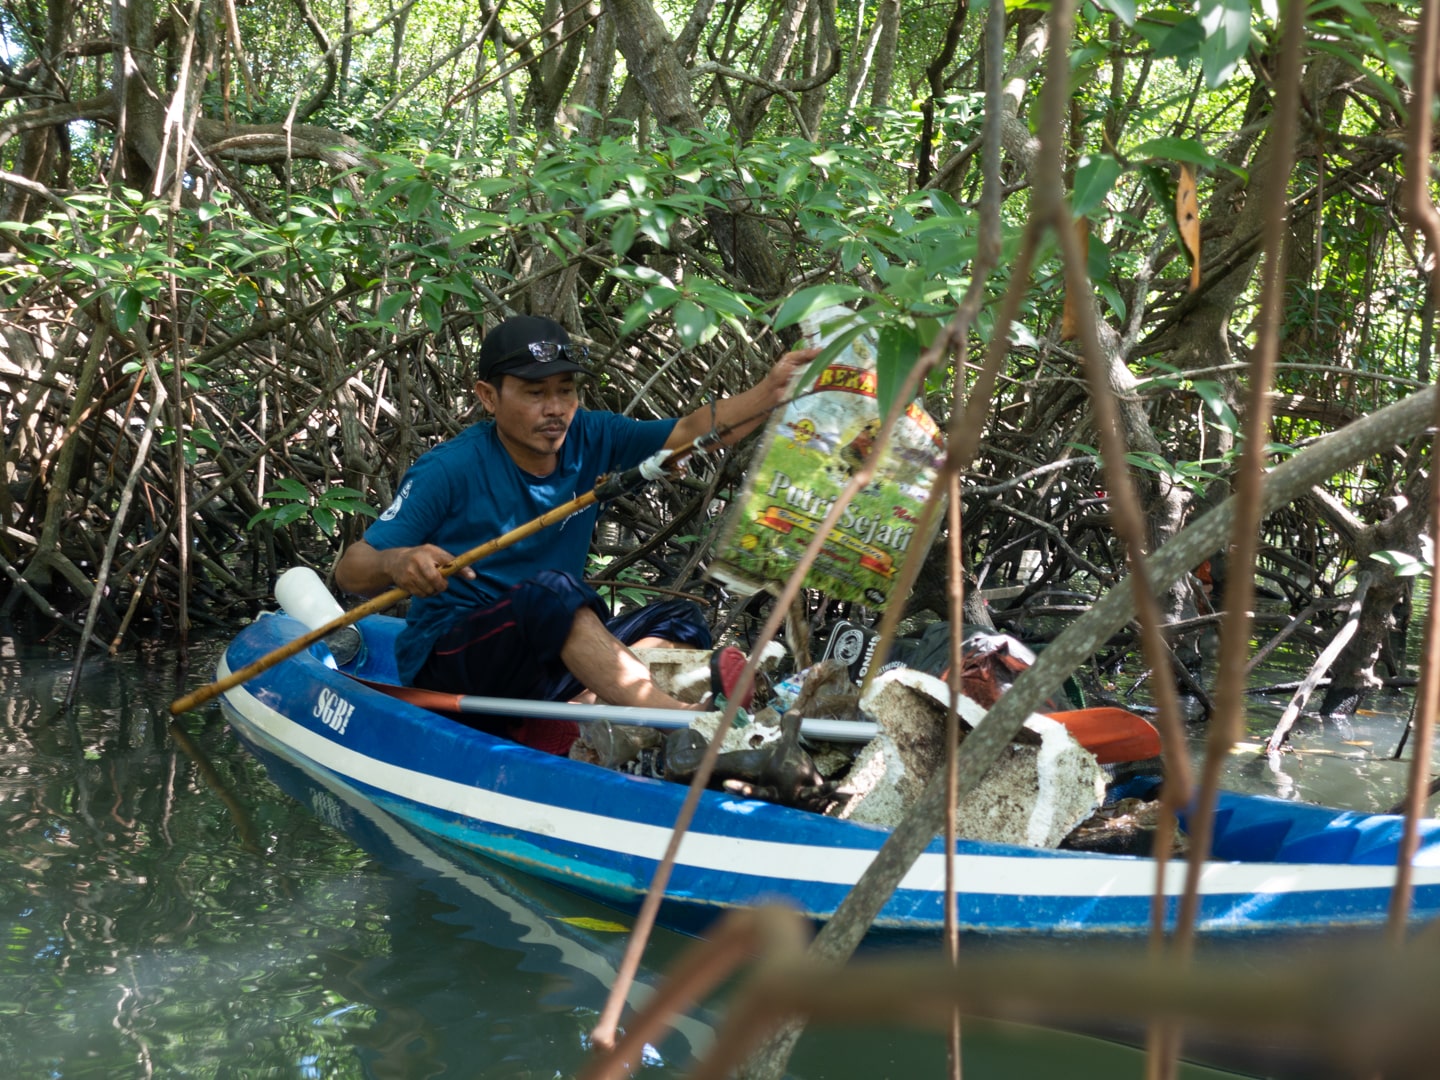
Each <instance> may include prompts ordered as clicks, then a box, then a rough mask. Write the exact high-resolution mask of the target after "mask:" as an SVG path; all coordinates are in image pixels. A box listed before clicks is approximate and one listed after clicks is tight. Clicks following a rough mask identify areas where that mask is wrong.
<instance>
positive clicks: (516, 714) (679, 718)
mask: <svg viewBox="0 0 1440 1080" xmlns="http://www.w3.org/2000/svg"><path fill="white" fill-rule="evenodd" d="M366 685H368V686H374V687H376V688H377V689H380V690H383V691H384V692H386V693H389V692H390V690H391V689H392V688H391V687H382V686H377V684H375V683H367V684H366ZM393 689H395V690H399V691H401V693H398V694H395V695H393V696H395V697H398V698H400V699H401V700H402V701H408V702H410V703H411V704H413V705H419V706H420V707H422V708H426V709H432V710H439V711H444V712H458V713H476V714H479V715H481V716H504V717H509V718H510V719H513V720H574V721H576V722H577V723H581V724H585V723H594V722H596V721H598V720H608V721H609V722H610V723H612V724H622V725H624V726H626V727H650V728H659V729H661V730H664V731H671V730H676V729H679V728H688V727H689V726H690V722H691V721H692V720H694V719H695V717H696V716H698V715H699V714H698V713H693V712H688V711H686V710H684V709H647V708H642V707H640V706H638V705H580V704H577V703H575V702H570V701H527V700H523V699H518V698H500V697H481V696H479V695H477V694H446V693H443V692H441V691H438V690H421V691H418V692H417V691H415V690H412V689H411V688H409V687H394V688H393ZM878 733H879V727H878V726H877V725H876V724H875V722H874V721H872V720H831V719H825V718H814V719H812V718H810V717H806V718H805V719H804V720H801V721H800V734H801V735H804V736H806V737H807V738H811V739H823V740H825V741H826V742H860V743H864V742H869V741H870V740H871V739H873V738H875V736H876V735H877V734H878Z"/></svg>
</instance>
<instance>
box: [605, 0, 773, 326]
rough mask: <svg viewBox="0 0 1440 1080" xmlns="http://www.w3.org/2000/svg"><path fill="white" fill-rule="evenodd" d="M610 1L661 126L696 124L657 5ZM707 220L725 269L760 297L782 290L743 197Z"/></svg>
mask: <svg viewBox="0 0 1440 1080" xmlns="http://www.w3.org/2000/svg"><path fill="white" fill-rule="evenodd" d="M607 2H608V3H609V8H610V13H611V14H612V15H613V16H614V19H615V32H616V39H617V41H618V42H619V45H620V53H621V55H622V56H624V57H625V63H626V66H627V67H628V68H629V71H630V75H631V77H632V78H634V79H635V80H636V81H637V82H638V83H639V84H640V88H641V89H642V90H644V91H645V100H646V101H647V102H648V103H649V105H650V111H651V112H653V113H654V114H655V119H656V120H657V121H658V122H659V124H660V126H661V127H662V128H668V129H670V130H672V131H679V132H687V131H694V130H696V129H698V128H699V127H700V126H701V118H700V114H699V112H698V111H697V110H696V109H695V102H694V99H693V98H692V97H691V96H690V82H689V80H688V79H687V78H686V77H685V71H684V69H683V68H682V67H681V66H680V61H679V59H678V58H677V57H676V55H675V47H674V43H673V42H672V41H671V40H670V35H669V33H668V32H667V31H666V29H665V24H664V22H662V21H661V19H660V16H659V15H658V14H657V13H656V11H655V8H654V7H652V6H651V4H650V2H649V0H607ZM737 196H738V193H737ZM705 220H706V224H707V225H708V226H709V229H710V235H711V237H712V239H713V240H714V241H715V246H716V247H717V248H718V249H719V251H720V256H721V258H722V259H723V260H724V263H725V268H726V270H728V271H729V272H731V273H733V274H735V275H736V276H738V277H740V278H741V279H742V280H743V281H744V282H745V283H746V285H747V286H748V287H749V288H750V290H751V291H752V292H754V293H755V294H756V295H757V296H759V297H761V298H764V299H768V298H771V297H775V296H779V295H780V293H781V292H782V291H783V289H784V286H785V276H784V271H783V268H782V267H781V265H780V260H779V258H778V255H777V252H776V248H775V244H774V241H773V240H772V239H771V237H770V236H769V234H768V231H767V230H766V229H765V227H764V225H763V224H762V223H761V222H760V221H758V220H756V219H755V218H753V217H751V216H750V215H749V214H747V213H745V204H744V203H743V201H742V200H741V199H739V198H738V197H737V198H736V200H735V202H734V203H732V209H731V210H730V211H729V212H727V211H725V210H722V209H719V208H714V209H711V210H708V211H707V212H706V215H705Z"/></svg>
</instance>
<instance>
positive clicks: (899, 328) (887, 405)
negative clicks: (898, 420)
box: [875, 323, 920, 416]
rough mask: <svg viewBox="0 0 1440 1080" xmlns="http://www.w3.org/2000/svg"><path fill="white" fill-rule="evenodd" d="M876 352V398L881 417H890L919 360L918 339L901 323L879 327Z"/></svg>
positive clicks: (912, 330)
mask: <svg viewBox="0 0 1440 1080" xmlns="http://www.w3.org/2000/svg"><path fill="white" fill-rule="evenodd" d="M876 346H877V347H876V350H875V398H876V403H877V404H878V405H879V406H880V415H881V416H889V415H890V409H891V408H892V406H893V405H894V404H895V396H896V395H897V394H898V393H899V392H900V386H901V384H902V383H903V382H904V381H905V376H906V375H908V374H909V373H910V369H911V368H913V367H914V366H915V362H916V361H917V360H918V359H919V358H920V338H919V336H918V335H917V334H916V333H915V328H914V327H912V326H907V325H905V324H904V323H886V324H885V325H883V326H881V327H880V333H879V335H878V340H877V342H876Z"/></svg>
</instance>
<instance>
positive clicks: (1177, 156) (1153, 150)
mask: <svg viewBox="0 0 1440 1080" xmlns="http://www.w3.org/2000/svg"><path fill="white" fill-rule="evenodd" d="M1130 156H1131V157H1132V158H1148V159H1159V160H1162V161H1183V162H1186V163H1187V164H1190V165H1194V166H1195V167H1196V168H1199V169H1213V168H1216V167H1217V166H1219V165H1221V164H1223V162H1221V161H1220V159H1219V158H1217V157H1216V156H1215V155H1214V154H1212V153H1210V151H1208V150H1206V149H1205V147H1204V146H1203V145H1202V144H1201V143H1199V142H1197V141H1196V140H1194V139H1179V138H1176V137H1174V136H1173V135H1165V136H1162V137H1160V138H1158V139H1146V140H1145V141H1144V142H1143V143H1141V144H1140V145H1139V146H1137V147H1135V149H1134V150H1132V151H1130Z"/></svg>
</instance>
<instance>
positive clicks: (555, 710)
mask: <svg viewBox="0 0 1440 1080" xmlns="http://www.w3.org/2000/svg"><path fill="white" fill-rule="evenodd" d="M360 681H361V682H364V684H365V685H366V686H369V687H371V688H372V689H375V690H379V691H380V692H381V693H384V694H388V695H390V696H391V697H395V698H399V699H400V700H401V701H407V702H409V703H410V704H412V705H418V706H420V707H421V708H422V709H431V710H435V711H440V712H452V713H474V714H477V715H480V716H505V717H509V718H511V719H515V720H574V721H576V722H578V723H593V722H595V721H599V720H608V721H609V722H610V723H612V724H623V725H627V726H636V727H651V728H659V729H661V730H667V731H668V730H674V729H677V728H687V727H689V726H690V722H691V721H692V720H694V719H695V714H694V713H692V712H685V711H682V710H679V709H646V708H640V707H638V706H634V705H580V704H576V703H574V702H569V701H528V700H523V699H518V698H501V697H481V696H479V695H476V694H447V693H445V692H444V691H440V690H425V689H420V688H417V687H411V686H393V685H390V684H387V683H378V682H371V681H370V680H368V679H364V680H360ZM1045 715H1047V716H1048V717H1049V718H1050V719H1052V720H1055V721H1057V722H1059V723H1060V724H1061V725H1063V726H1064V727H1065V728H1066V730H1067V731H1069V732H1070V734H1071V735H1072V736H1073V737H1074V738H1075V740H1076V741H1077V742H1079V743H1080V745H1081V746H1083V747H1085V749H1087V750H1089V751H1090V752H1091V753H1093V754H1095V755H1096V757H1097V758H1099V760H1100V763H1101V764H1109V763H1114V762H1121V761H1142V760H1145V759H1146V758H1151V757H1156V756H1158V755H1159V753H1160V740H1159V736H1158V735H1157V734H1156V732H1155V728H1154V727H1152V726H1151V725H1150V724H1149V723H1148V722H1147V721H1146V720H1144V719H1143V718H1142V717H1139V716H1136V715H1135V714H1134V713H1132V712H1127V711H1126V710H1125V709H1120V708H1114V707H1104V708H1094V709H1073V710H1070V711H1068V712H1055V713H1048V714H1045ZM879 733H880V728H879V725H878V724H876V723H875V722H874V721H873V720H834V719H828V718H824V717H808V716H807V717H806V718H805V719H803V720H801V721H800V734H801V735H804V736H806V737H807V738H811V739H816V740H820V741H824V742H851V743H867V742H869V741H870V740H871V739H873V738H875V736H876V735H878V734H879Z"/></svg>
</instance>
